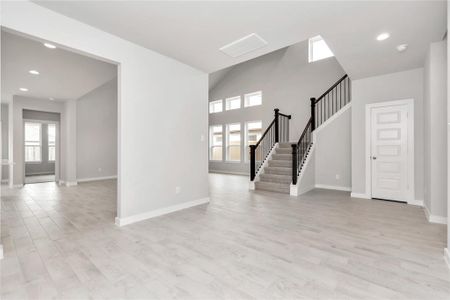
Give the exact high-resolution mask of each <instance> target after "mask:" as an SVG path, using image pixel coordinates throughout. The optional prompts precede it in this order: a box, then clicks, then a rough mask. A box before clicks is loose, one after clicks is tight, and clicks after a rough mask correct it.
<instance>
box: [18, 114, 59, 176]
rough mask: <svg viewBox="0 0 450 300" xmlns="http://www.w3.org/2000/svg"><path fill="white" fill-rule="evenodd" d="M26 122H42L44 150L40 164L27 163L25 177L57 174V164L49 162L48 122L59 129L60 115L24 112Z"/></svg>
mask: <svg viewBox="0 0 450 300" xmlns="http://www.w3.org/2000/svg"><path fill="white" fill-rule="evenodd" d="M22 114H23V119H24V120H36V121H43V122H41V126H42V148H41V157H42V161H41V162H40V163H25V176H29V175H40V174H55V162H54V161H49V160H48V124H47V122H48V121H54V122H55V124H56V126H57V128H58V126H59V122H60V119H61V117H60V114H59V113H51V112H44V111H36V110H28V109H24V110H23V113H22Z"/></svg>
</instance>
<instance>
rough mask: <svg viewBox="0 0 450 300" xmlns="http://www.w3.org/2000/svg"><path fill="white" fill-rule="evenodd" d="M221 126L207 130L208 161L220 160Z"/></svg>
mask: <svg viewBox="0 0 450 300" xmlns="http://www.w3.org/2000/svg"><path fill="white" fill-rule="evenodd" d="M222 137H223V133H222V125H215V126H211V127H210V128H209V159H210V160H222V141H223V138H222Z"/></svg>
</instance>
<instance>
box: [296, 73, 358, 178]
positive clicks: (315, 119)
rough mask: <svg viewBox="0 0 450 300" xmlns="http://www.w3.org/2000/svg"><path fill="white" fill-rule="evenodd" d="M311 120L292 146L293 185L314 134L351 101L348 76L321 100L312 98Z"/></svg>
mask: <svg viewBox="0 0 450 300" xmlns="http://www.w3.org/2000/svg"><path fill="white" fill-rule="evenodd" d="M310 101H311V118H310V119H309V121H308V123H306V126H305V129H304V130H303V132H302V134H301V135H300V139H299V140H298V142H297V144H293V145H292V184H294V185H295V184H297V179H298V175H299V173H300V171H301V169H302V167H303V164H304V163H305V160H306V157H307V155H308V152H309V149H310V148H311V146H312V143H313V140H312V132H313V131H314V130H315V129H316V128H317V127H319V126H320V125H322V124H323V123H325V122H326V121H327V120H328V119H329V118H330V117H332V116H333V115H334V114H335V113H336V112H337V111H339V110H340V109H341V108H343V107H344V106H345V105H347V104H348V103H349V102H350V101H351V81H350V78H349V77H348V75H347V74H345V75H344V76H343V77H341V78H340V79H339V80H338V81H337V82H336V83H335V84H333V85H332V86H331V87H330V88H329V89H328V90H327V91H326V92H325V93H323V94H322V95H320V97H319V98H317V99H316V98H311V99H310Z"/></svg>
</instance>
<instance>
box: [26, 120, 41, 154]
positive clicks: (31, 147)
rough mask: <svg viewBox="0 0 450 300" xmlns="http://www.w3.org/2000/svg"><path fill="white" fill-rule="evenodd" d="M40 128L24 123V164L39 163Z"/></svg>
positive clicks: (37, 124) (36, 124) (39, 125)
mask: <svg viewBox="0 0 450 300" xmlns="http://www.w3.org/2000/svg"><path fill="white" fill-rule="evenodd" d="M41 133H42V126H41V124H40V123H29V122H26V123H25V162H41V160H42V158H41V148H42V134H41Z"/></svg>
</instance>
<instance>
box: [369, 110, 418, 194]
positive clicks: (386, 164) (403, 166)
mask: <svg viewBox="0 0 450 300" xmlns="http://www.w3.org/2000/svg"><path fill="white" fill-rule="evenodd" d="M370 113H371V147H370V150H371V157H370V159H371V170H372V198H378V199H386V200H396V201H405V202H406V201H407V200H408V197H409V194H410V190H409V188H410V187H409V178H410V177H409V176H410V175H409V174H408V172H411V170H410V168H408V162H410V161H411V160H410V157H408V155H411V151H408V136H409V134H408V124H409V122H408V105H406V104H402V105H392V106H381V107H373V108H372V109H371V112H370ZM411 188H412V187H411Z"/></svg>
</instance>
